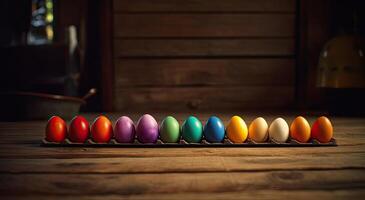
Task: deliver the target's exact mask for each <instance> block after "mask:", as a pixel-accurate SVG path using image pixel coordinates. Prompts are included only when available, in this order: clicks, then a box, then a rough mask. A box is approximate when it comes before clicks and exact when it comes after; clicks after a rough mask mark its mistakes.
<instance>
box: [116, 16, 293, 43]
mask: <svg viewBox="0 0 365 200" xmlns="http://www.w3.org/2000/svg"><path fill="white" fill-rule="evenodd" d="M294 35H295V15H294V14H138V15H136V14H115V15H114V36H115V37H293V36H294Z"/></svg>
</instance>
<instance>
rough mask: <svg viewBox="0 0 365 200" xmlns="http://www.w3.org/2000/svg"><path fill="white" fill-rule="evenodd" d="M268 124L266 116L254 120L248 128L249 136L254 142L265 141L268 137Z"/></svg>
mask: <svg viewBox="0 0 365 200" xmlns="http://www.w3.org/2000/svg"><path fill="white" fill-rule="evenodd" d="M268 135H269V134H268V125H267V123H266V121H265V119H264V118H262V117H258V118H256V119H255V120H253V121H252V122H251V124H250V127H249V128H248V136H249V138H250V139H251V140H252V141H254V142H265V141H266V140H267V138H268Z"/></svg>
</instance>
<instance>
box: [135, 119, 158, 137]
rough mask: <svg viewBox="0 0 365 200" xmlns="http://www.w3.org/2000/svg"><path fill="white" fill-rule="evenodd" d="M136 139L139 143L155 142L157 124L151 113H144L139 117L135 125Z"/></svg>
mask: <svg viewBox="0 0 365 200" xmlns="http://www.w3.org/2000/svg"><path fill="white" fill-rule="evenodd" d="M136 135H137V139H138V141H139V142H141V143H156V141H157V138H158V124H157V122H156V120H155V118H153V117H152V116H151V115H149V114H145V115H143V116H142V117H141V118H139V120H138V122H137V127H136Z"/></svg>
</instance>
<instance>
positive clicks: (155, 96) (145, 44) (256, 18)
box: [113, 0, 296, 111]
mask: <svg viewBox="0 0 365 200" xmlns="http://www.w3.org/2000/svg"><path fill="white" fill-rule="evenodd" d="M295 4H296V1H295V0H255V1H252V0H224V1H223V0H153V1H151V0H114V1H113V59H114V77H115V79H114V108H115V109H116V110H118V111H123V110H154V109H163V110H186V109H198V110H221V109H246V108H280V107H286V106H291V105H292V103H293V101H294V92H295V17H296V9H295V7H296V5H295Z"/></svg>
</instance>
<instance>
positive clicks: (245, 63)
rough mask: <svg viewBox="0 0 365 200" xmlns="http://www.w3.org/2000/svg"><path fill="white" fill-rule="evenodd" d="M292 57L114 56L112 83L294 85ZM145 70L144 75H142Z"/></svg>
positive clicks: (140, 84)
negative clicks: (184, 57) (177, 57)
mask: <svg viewBox="0 0 365 200" xmlns="http://www.w3.org/2000/svg"><path fill="white" fill-rule="evenodd" d="M294 73H295V66H294V60H293V59H213V60H211V59H116V60H115V79H116V80H115V81H116V87H117V88H122V87H128V86H191V85H200V86H208V85H209V86H216V85H226V86H228V85H242V86H260V85H261V86H264V85H272V86H276V85H278V86H279V85H281V86H285V85H289V86H290V85H294ZM142 74H148V77H145V76H142ZM283 74H285V77H283Z"/></svg>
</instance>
